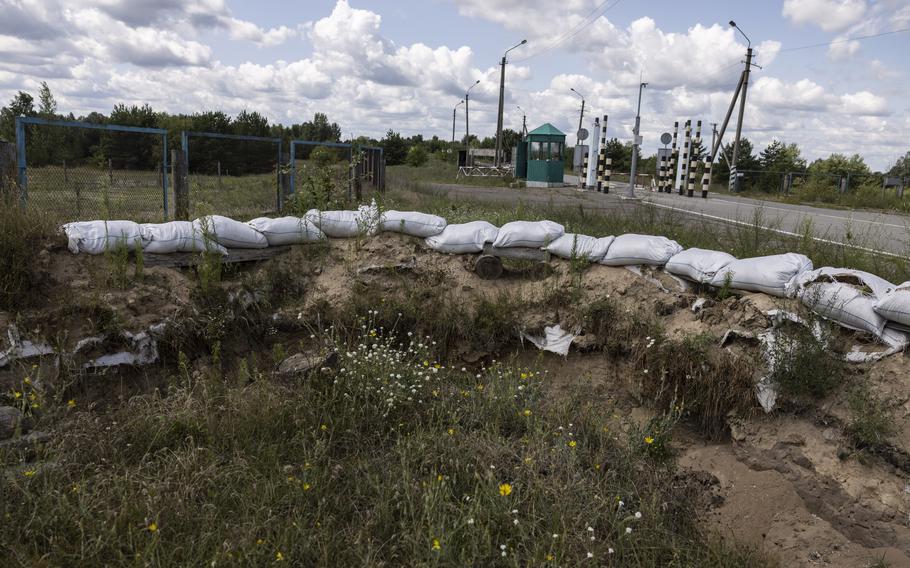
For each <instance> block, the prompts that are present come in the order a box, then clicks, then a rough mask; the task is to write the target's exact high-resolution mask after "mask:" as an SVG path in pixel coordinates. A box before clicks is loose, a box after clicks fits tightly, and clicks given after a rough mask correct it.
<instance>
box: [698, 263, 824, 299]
mask: <svg viewBox="0 0 910 568" xmlns="http://www.w3.org/2000/svg"><path fill="white" fill-rule="evenodd" d="M809 270H812V261H811V260H809V257H807V256H806V255H804V254H797V253H795V252H788V253H785V254H774V255H770V256H757V257H755V258H744V259H742V260H735V261H733V262H731V263H730V264H728V265H727V266H725V267H723V268H722V269H721V270H719V271H718V272H717V274H715V275H714V278H712V279H711V285H712V286H716V287H718V288H719V287H721V286H723V285H724V283H725V282H726V279H727V275H729V278H730V287H731V288H733V289H736V290H748V291H750V292H764V293H765V294H770V295H771V296H777V297H780V298H792V297H793V296H794V295H795V294H796V289H797V288H796V277H797V276H799V275H800V274H802V273H803V272H806V271H809Z"/></svg>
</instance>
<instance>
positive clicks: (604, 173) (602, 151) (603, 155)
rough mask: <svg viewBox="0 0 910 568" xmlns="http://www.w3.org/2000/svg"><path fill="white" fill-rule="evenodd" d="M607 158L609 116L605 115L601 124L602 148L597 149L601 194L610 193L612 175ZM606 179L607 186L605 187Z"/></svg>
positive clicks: (598, 187) (598, 182)
mask: <svg viewBox="0 0 910 568" xmlns="http://www.w3.org/2000/svg"><path fill="white" fill-rule="evenodd" d="M609 161H610V158H608V157H607V115H604V118H603V121H602V122H601V124H600V148H598V149H597V191H599V192H600V193H610V174H609V171H610V170H609V165H608V163H609ZM604 178H606V182H607V184H606V186H604V181H605V180H604Z"/></svg>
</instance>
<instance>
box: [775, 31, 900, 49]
mask: <svg viewBox="0 0 910 568" xmlns="http://www.w3.org/2000/svg"><path fill="white" fill-rule="evenodd" d="M903 32H910V28H901V29H899V30H891V31H890V32H882V33H879V34H871V35H864V36H854V37H848V38H845V39H836V40H834V41H828V42H824V43H813V44H810V45H801V46H799V47H788V48H787V49H781V50H778V53H783V52H785V51H799V50H802V49H811V48H813V47H827V46H829V45H836V44H838V43H847V42H851V41H859V40H861V39H871V38H874V37H882V36H886V35H893V34H899V33H903Z"/></svg>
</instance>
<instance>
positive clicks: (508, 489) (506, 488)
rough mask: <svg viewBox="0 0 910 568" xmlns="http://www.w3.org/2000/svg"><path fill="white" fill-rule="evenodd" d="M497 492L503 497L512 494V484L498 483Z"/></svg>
mask: <svg viewBox="0 0 910 568" xmlns="http://www.w3.org/2000/svg"><path fill="white" fill-rule="evenodd" d="M499 494H500V495H502V496H503V497H508V496H509V495H511V494H512V486H511V485H509V484H508V483H500V484H499Z"/></svg>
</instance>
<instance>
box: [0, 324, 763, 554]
mask: <svg viewBox="0 0 910 568" xmlns="http://www.w3.org/2000/svg"><path fill="white" fill-rule="evenodd" d="M372 323H373V322H372V320H371V319H370V317H369V316H368V317H367V319H366V320H365V324H366V328H365V329H363V331H362V334H361V336H360V338H358V339H357V341H354V342H352V343H349V344H347V343H346V344H336V343H334V334H333V333H331V332H328V333H327V334H325V335H322V336H319V337H317V338H316V341H317V343H319V344H322V345H324V346H325V348H334V349H339V350H340V351H341V356H340V361H341V362H340V363H339V366H338V368H336V369H324V370H322V371H321V372H319V373H318V374H317V375H316V376H311V377H308V378H307V379H306V380H305V381H293V380H290V381H284V382H282V381H279V380H277V379H275V378H271V377H270V373H268V372H265V371H263V370H262V369H259V368H256V367H249V366H248V365H246V364H244V365H239V368H240V370H239V371H238V372H236V373H227V374H222V373H220V372H219V371H218V370H217V369H216V368H212V367H209V368H208V369H207V370H204V371H203V372H201V373H200V372H196V373H191V372H190V371H189V365H187V364H186V363H184V364H182V365H180V366H178V368H177V372H176V373H175V374H174V376H173V377H172V378H171V380H170V386H169V387H168V389H167V394H166V396H164V395H163V394H162V393H159V392H156V393H151V394H147V395H143V396H138V397H135V398H133V399H131V400H130V401H129V402H128V403H127V404H126V405H125V406H124V407H122V408H116V409H113V410H112V411H111V412H110V413H109V414H106V415H102V416H98V415H96V414H95V413H92V412H85V411H82V410H80V408H79V407H76V408H70V407H69V406H64V407H63V408H60V409H58V411H57V412H58V414H59V415H60V416H61V418H60V419H61V420H62V425H61V426H62V427H61V428H59V429H58V432H59V437H58V438H57V439H56V440H55V442H54V443H53V444H52V445H51V446H50V447H48V448H46V449H44V450H41V451H40V452H39V455H38V457H39V459H40V460H41V462H39V463H38V464H35V465H31V464H30V465H26V466H16V464H17V463H19V461H18V460H19V456H17V455H15V454H14V453H7V454H6V455H3V456H2V459H3V463H4V464H5V465H6V466H13V468H12V469H7V470H6V472H5V473H4V475H3V476H2V477H0V491H2V496H3V498H2V499H0V516H2V518H3V519H4V522H3V523H2V524H0V561H2V564H3V565H4V566H33V565H36V564H41V565H67V566H99V565H105V566H124V565H136V564H142V565H148V566H174V565H180V566H203V565H206V566H209V565H211V564H212V563H214V564H215V565H218V564H231V565H250V564H256V565H262V564H271V563H274V562H279V563H280V562H285V563H288V564H290V565H335V566H342V565H357V566H360V565H458V566H463V565H485V566H526V565H578V564H581V563H584V562H593V563H595V564H597V565H615V566H655V565H661V566H708V567H711V566H767V565H772V564H773V563H772V562H771V561H770V560H769V559H768V558H766V557H765V555H763V554H761V553H760V552H758V551H756V550H753V549H749V548H744V547H740V546H736V545H734V544H732V543H730V542H719V541H717V540H716V539H715V538H714V537H711V536H710V535H705V534H703V533H701V532H700V531H699V530H698V528H697V527H696V526H695V524H694V515H693V510H692V507H693V505H692V503H693V498H692V497H693V492H694V491H698V490H699V489H698V488H697V487H694V486H690V485H687V484H686V482H685V478H684V477H680V476H679V475H678V473H677V472H676V471H675V468H674V467H673V465H672V460H667V459H666V457H665V456H662V455H659V454H657V453H656V452H654V451H653V450H652V449H651V447H652V445H653V444H654V441H653V439H652V441H651V443H648V441H647V440H648V439H649V438H652V435H656V434H657V433H654V432H649V431H648V430H647V427H646V428H644V429H642V428H641V427H638V426H636V425H634V424H626V425H625V426H623V425H619V426H618V427H614V425H615V418H613V413H612V409H610V408H606V407H604V406H603V405H602V404H599V403H595V402H593V401H590V400H587V399H585V398H584V397H581V396H579V397H578V398H574V399H568V400H562V401H555V400H552V399H549V398H548V397H546V396H545V394H544V393H545V390H544V388H545V384H546V382H547V378H546V376H543V375H541V374H539V373H536V372H535V371H534V370H533V369H528V368H521V367H518V366H516V365H514V364H511V363H501V364H496V365H493V366H491V367H488V368H482V367H480V368H474V369H470V370H461V369H459V368H453V367H450V366H448V365H445V364H440V363H438V362H436V361H435V360H433V359H432V357H431V353H430V352H429V342H430V341H431V340H430V339H424V338H417V337H413V338H412V339H411V340H410V341H407V342H405V343H398V342H397V341H396V340H394V339H392V338H387V337H384V336H383V335H382V333H381V332H380V331H379V330H378V328H376V327H374V326H373V325H372ZM608 424H609V425H610V426H609V427H608ZM51 463H52V464H53V465H51ZM611 550H612V552H611Z"/></svg>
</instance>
